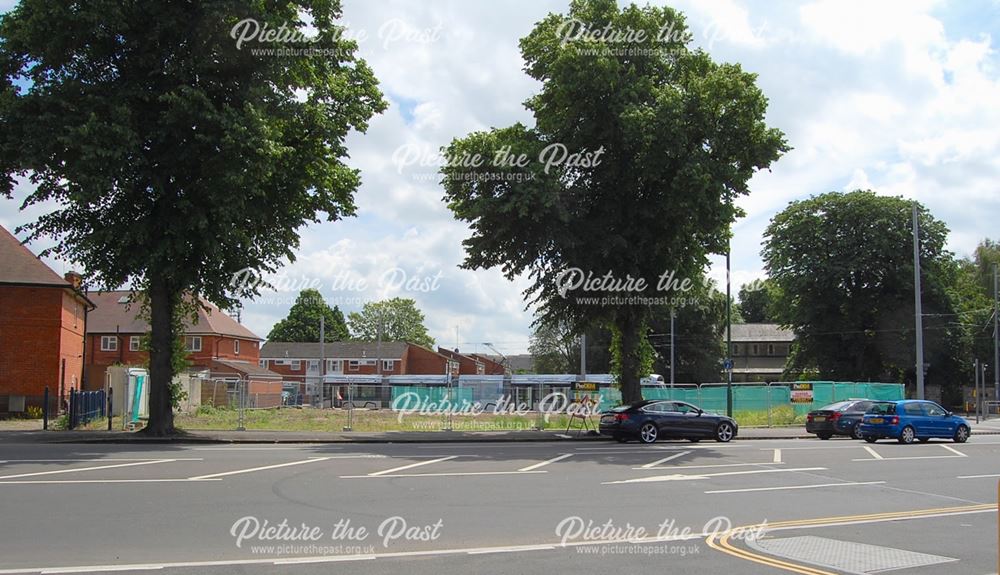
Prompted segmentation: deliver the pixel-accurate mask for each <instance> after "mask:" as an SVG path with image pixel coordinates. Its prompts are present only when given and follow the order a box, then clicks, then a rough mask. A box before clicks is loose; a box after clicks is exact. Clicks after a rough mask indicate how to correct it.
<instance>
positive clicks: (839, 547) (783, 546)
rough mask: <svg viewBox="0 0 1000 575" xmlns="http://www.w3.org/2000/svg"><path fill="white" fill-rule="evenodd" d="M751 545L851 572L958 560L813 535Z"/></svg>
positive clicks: (762, 549) (789, 557)
mask: <svg viewBox="0 0 1000 575" xmlns="http://www.w3.org/2000/svg"><path fill="white" fill-rule="evenodd" d="M751 546H752V547H753V548H755V549H756V550H758V551H762V552H764V553H767V554H768V555H776V556H778V557H784V558H785V559H792V560H797V561H804V562H806V563H812V564H814V565H823V566H826V567H833V568H834V569H839V570H841V571H849V572H851V573H878V572H880V571H890V570H893V569H906V568H908V567H925V566H927V565H936V564H938V563H947V562H949V561H958V559H954V558H952V557H942V556H940V555H928V554H926V553H916V552H913V551H906V550H903V549H893V548H892V547H879V546H878V545H868V544H865V543H853V542H851V541H838V540H836V539H827V538H825V537H813V536H803V537H785V538H782V539H760V540H757V541H755V542H753V543H752V544H751Z"/></svg>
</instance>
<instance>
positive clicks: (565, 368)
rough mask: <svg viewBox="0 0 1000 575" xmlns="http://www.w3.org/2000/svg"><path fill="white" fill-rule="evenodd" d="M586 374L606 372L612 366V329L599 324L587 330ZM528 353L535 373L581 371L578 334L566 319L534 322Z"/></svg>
mask: <svg viewBox="0 0 1000 575" xmlns="http://www.w3.org/2000/svg"><path fill="white" fill-rule="evenodd" d="M584 345H585V347H586V349H587V373H609V372H610V369H611V331H610V330H609V329H607V328H604V327H602V326H595V327H592V328H591V329H590V330H588V331H587V332H586V338H585V343H584ZM528 353H530V354H531V356H532V360H533V361H534V368H535V373H580V334H578V333H576V332H574V331H573V327H572V326H570V325H568V324H567V323H566V322H560V321H559V320H558V319H556V320H540V321H537V322H535V324H534V327H533V331H532V334H531V343H530V344H529V345H528Z"/></svg>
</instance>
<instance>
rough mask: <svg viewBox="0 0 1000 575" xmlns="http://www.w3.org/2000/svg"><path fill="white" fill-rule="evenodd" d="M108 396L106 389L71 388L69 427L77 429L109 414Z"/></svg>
mask: <svg viewBox="0 0 1000 575" xmlns="http://www.w3.org/2000/svg"><path fill="white" fill-rule="evenodd" d="M107 406H108V396H107V394H106V393H104V390H103V389H101V390H98V391H77V390H75V389H72V388H71V389H70V390H69V422H68V425H67V426H68V427H69V429H76V428H77V427H79V426H81V425H86V424H88V423H90V422H91V421H93V420H95V419H99V418H102V417H104V416H105V415H106V414H107V411H106V408H107Z"/></svg>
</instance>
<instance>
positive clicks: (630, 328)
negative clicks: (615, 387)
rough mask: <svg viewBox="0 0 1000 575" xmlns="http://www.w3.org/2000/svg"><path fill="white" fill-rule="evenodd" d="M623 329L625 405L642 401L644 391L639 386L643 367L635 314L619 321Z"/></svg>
mask: <svg viewBox="0 0 1000 575" xmlns="http://www.w3.org/2000/svg"><path fill="white" fill-rule="evenodd" d="M618 327H619V328H620V329H621V354H622V355H621V367H622V373H621V377H622V380H621V387H622V403H624V404H625V405H628V404H631V403H635V402H637V401H642V389H641V388H640V385H639V378H640V377H641V375H640V374H639V369H640V368H641V367H642V365H641V363H642V362H641V359H640V357H639V321H638V319H637V318H636V316H635V314H633V313H631V312H626V313H625V316H624V317H623V318H621V320H619V325H618Z"/></svg>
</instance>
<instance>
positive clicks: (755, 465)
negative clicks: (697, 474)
mask: <svg viewBox="0 0 1000 575" xmlns="http://www.w3.org/2000/svg"><path fill="white" fill-rule="evenodd" d="M761 465H764V466H768V465H784V462H782V463H713V464H710V465H668V466H666V467H633V468H632V469H634V470H636V471H649V470H662V469H711V468H716V467H758V466H761Z"/></svg>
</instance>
